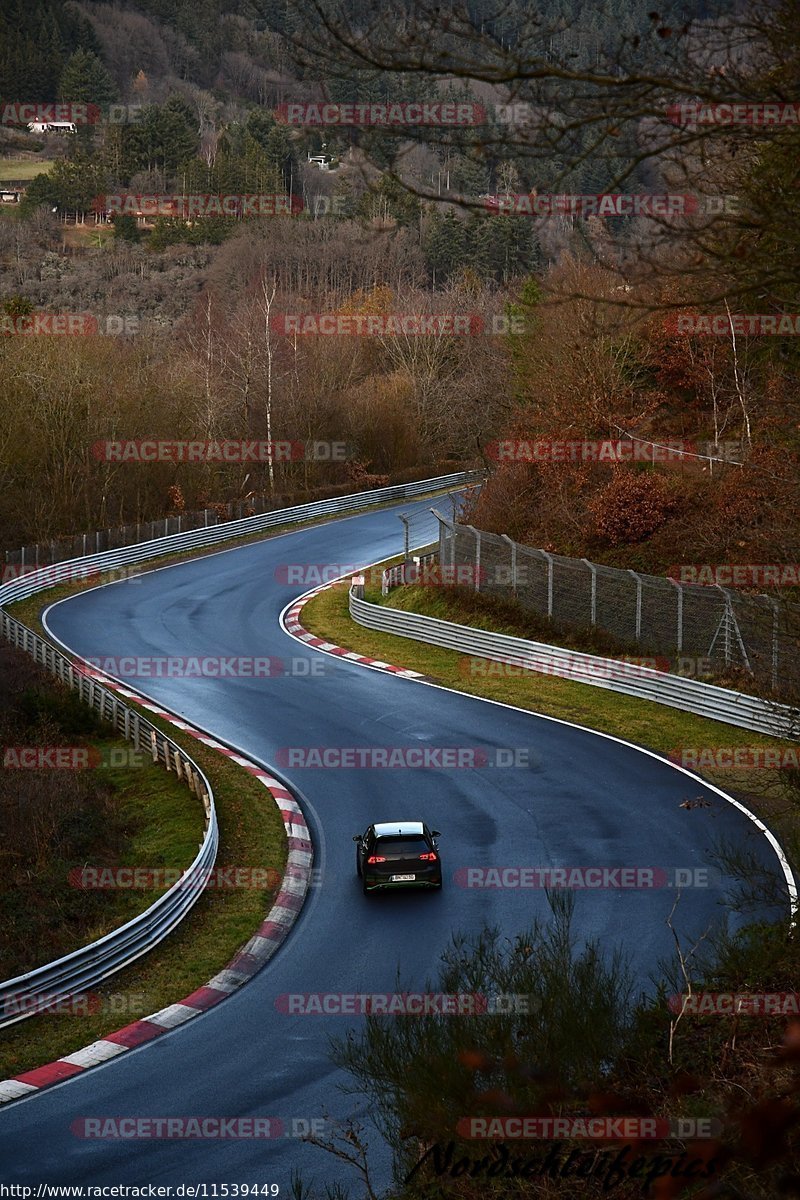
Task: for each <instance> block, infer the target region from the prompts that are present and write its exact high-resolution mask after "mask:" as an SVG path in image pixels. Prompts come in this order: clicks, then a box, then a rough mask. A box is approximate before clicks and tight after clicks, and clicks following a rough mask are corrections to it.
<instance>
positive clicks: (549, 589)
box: [541, 550, 553, 621]
mask: <svg viewBox="0 0 800 1200" xmlns="http://www.w3.org/2000/svg"><path fill="white" fill-rule="evenodd" d="M541 553H542V554H543V555H544V556H545V558H546V559H547V616H548V619H549V620H551V621H552V619H553V556H552V554H550V553H548V551H547V550H542V551H541Z"/></svg>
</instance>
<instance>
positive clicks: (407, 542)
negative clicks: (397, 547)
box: [398, 513, 411, 581]
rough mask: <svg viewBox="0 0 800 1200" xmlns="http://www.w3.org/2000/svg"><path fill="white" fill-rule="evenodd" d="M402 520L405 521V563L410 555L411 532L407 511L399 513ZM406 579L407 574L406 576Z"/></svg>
mask: <svg viewBox="0 0 800 1200" xmlns="http://www.w3.org/2000/svg"><path fill="white" fill-rule="evenodd" d="M398 515H399V517H400V520H401V521H402V522H403V563H404V564H405V563H407V562H408V560H409V557H410V546H411V533H410V530H409V518H408V514H407V513H399V514H398ZM404 581H405V576H404Z"/></svg>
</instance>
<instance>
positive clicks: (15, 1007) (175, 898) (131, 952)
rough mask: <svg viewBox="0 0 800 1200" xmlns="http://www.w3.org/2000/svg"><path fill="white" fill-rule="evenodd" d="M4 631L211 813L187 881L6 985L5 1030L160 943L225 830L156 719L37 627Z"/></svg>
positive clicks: (1, 1019) (8, 624)
mask: <svg viewBox="0 0 800 1200" xmlns="http://www.w3.org/2000/svg"><path fill="white" fill-rule="evenodd" d="M0 629H2V634H3V637H4V638H6V640H7V641H9V642H10V643H11V644H12V646H16V647H17V648H18V649H20V650H24V651H25V653H27V654H30V655H31V657H32V658H33V660H34V662H37V663H39V664H40V665H41V666H42V667H44V669H45V670H46V671H49V673H50V674H51V675H55V676H56V678H57V679H60V680H61V682H62V683H64V684H66V686H67V687H69V688H72V690H73V691H76V692H77V693H78V695H79V696H80V698H81V699H82V700H83V701H84V702H85V703H86V704H89V705H90V706H91V707H92V708H93V709H94V710H95V711H96V712H97V713H99V715H100V716H101V717H102V718H103V719H104V720H106V721H109V722H110V723H111V724H112V725H113V726H114V728H115V729H116V730H118V731H119V732H120V733H121V734H122V735H123V736H124V737H125V738H127V740H128V741H131V742H133V745H134V747H135V748H136V749H137V750H146V751H147V752H148V753H150V754H151V755H152V757H153V761H154V762H161V763H163V765H164V767H165V768H166V770H167V771H172V770H174V771H175V773H176V774H177V776H178V778H179V779H182V780H183V781H184V782H185V783H186V786H187V787H188V788H189V791H191V792H192V793H193V794H194V795H195V796H197V798H198V799H199V800H200V801H201V802H202V805H203V808H204V810H205V830H204V835H203V840H202V842H201V844H200V849H199V851H198V853H197V855H196V857H195V859H194V861H193V862H192V864H191V866H190V867H189V868H188V870H187V872H186V874H185V876H184V878H183V879H182V880H179V881H178V882H177V883H176V884H174V885H173V886H172V887H171V888H170V889H169V891H167V892H165V893H164V895H163V896H160V897H159V898H158V900H156V901H155V903H154V904H151V905H150V907H149V908H147V909H146V910H145V911H144V912H143V913H140V914H139V916H137V917H134V918H133V919H132V920H130V921H128V922H127V923H126V924H125V925H121V926H120V927H119V928H118V929H114V930H113V931H112V932H111V933H107V934H106V935H105V936H104V937H102V938H98V939H97V941H95V942H91V943H90V944H89V945H88V946H83V947H82V948H81V949H79V950H74V951H73V952H72V953H71V954H66V955H64V957H63V958H59V959H56V960H55V961H54V962H50V963H47V964H45V966H42V967H37V968H36V969H35V970H32V971H28V972H26V973H25V974H24V975H17V976H16V977H15V978H14V979H8V980H6V981H5V982H3V983H0V1028H2V1027H4V1026H6V1025H13V1024H14V1023H15V1022H16V1021H22V1020H24V1018H25V1017H30V1016H34V1015H35V1014H36V1013H37V1012H41V1011H42V1010H43V1009H46V1008H47V1007H48V1006H49V1005H53V1004H55V1003H57V1002H58V1001H59V1000H64V999H65V998H66V997H68V996H74V995H76V994H77V993H79V992H80V991H81V990H82V989H84V988H88V987H94V986H96V985H97V984H98V983H100V982H101V981H102V980H103V979H106V978H107V977H108V976H109V975H113V974H114V973H115V972H116V971H119V970H120V969H121V968H122V967H126V966H128V964H129V963H132V962H134V961H135V960H136V959H137V958H139V957H140V956H141V955H142V954H146V953H147V951H148V950H151V949H152V948H153V946H156V945H157V944H158V943H159V942H160V941H161V940H162V939H163V938H165V937H166V936H167V934H169V933H171V931H172V930H173V929H174V928H175V926H176V925H177V924H178V923H179V922H180V921H181V920H183V918H184V917H185V916H186V914H187V913H188V912H189V910H190V908H191V907H192V906H193V905H194V904H195V902H196V901H197V900H198V899H199V897H200V895H201V893H202V891H203V888H204V886H205V881H206V879H207V878H208V872H209V871H210V870H211V868H212V867H213V865H214V862H215V860H216V857H217V847H218V843H219V835H218V832H217V815H216V812H215V809H214V796H213V793H212V790H211V785H210V784H209V782H208V779H207V778H206V776H205V775H204V774H203V772H202V771H201V770H200V768H199V767H198V765H197V763H196V762H194V760H193V759H191V758H190V757H189V755H188V754H185V753H184V751H183V750H182V749H181V748H180V746H178V745H177V744H176V743H175V742H173V741H172V739H171V738H168V737H166V736H165V734H163V733H162V732H161V731H160V730H159V729H156V727H155V725H152V724H151V723H150V721H148V720H146V719H145V718H144V717H142V716H140V715H139V713H137V712H135V711H134V710H133V709H131V708H129V707H128V705H127V704H124V703H123V702H122V700H120V699H119V697H118V696H116V695H115V694H114V692H112V691H110V690H109V689H108V688H107V687H104V686H103V684H102V683H100V682H99V681H98V680H97V679H95V678H93V677H92V675H91V674H89V673H88V672H87V671H85V670H82V669H81V668H80V667H79V666H78V665H76V664H74V663H72V662H71V661H70V660H69V659H68V658H67V657H66V655H64V654H61V653H60V652H59V651H58V650H56V649H54V648H53V646H51V645H50V644H49V642H46V641H44V639H43V638H40V637H39V635H38V634H36V633H34V631H33V630H32V629H28V628H27V626H25V625H22V624H20V622H19V621H15V620H14V619H13V617H10V616H9V615H8V613H5V612H0Z"/></svg>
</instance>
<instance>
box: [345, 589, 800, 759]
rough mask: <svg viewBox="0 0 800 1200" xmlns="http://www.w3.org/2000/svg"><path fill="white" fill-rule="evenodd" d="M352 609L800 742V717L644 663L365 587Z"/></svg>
mask: <svg viewBox="0 0 800 1200" xmlns="http://www.w3.org/2000/svg"><path fill="white" fill-rule="evenodd" d="M349 607H350V616H351V617H352V618H353V620H354V621H357V622H358V624H359V625H363V626H365V627H366V628H367V629H376V630H379V631H380V632H382V633H393V634H396V635H397V636H399V637H407V638H414V639H415V640H417V641H420V642H427V643H428V644H429V645H433V646H443V647H445V648H446V649H448V650H456V651H458V652H459V653H460V654H471V655H474V656H475V657H477V658H488V659H492V660H493V661H496V662H501V663H507V664H510V665H511V666H513V667H516V668H519V669H521V670H527V671H532V672H537V673H540V674H547V675H556V676H558V677H559V678H561V679H572V680H575V681H576V682H578V683H589V684H593V685H594V686H595V687H603V688H608V689H610V690H611V691H613V692H620V693H622V694H623V695H626V696H637V697H638V698H639V699H640V700H652V701H654V703H656V704H665V705H667V706H669V707H670V708H678V709H681V710H682V711H683V712H689V713H694V714H695V715H696V716H699V717H708V718H710V719H711V720H713V721H725V722H726V723H727V724H729V725H737V726H739V727H740V728H742V729H750V730H753V731H754V732H757V733H765V734H770V735H772V736H777V737H784V738H791V739H795V740H796V739H798V738H800V711H798V710H796V709H792V708H789V707H788V706H787V705H782V704H777V703H772V702H770V701H768V700H761V699H759V698H758V697H757V696H748V695H746V694H745V693H744V692H734V691H732V690H729V689H728V688H721V687H717V686H715V685H714V684H708V683H701V682H700V681H699V680H696V679H684V678H682V677H681V676H680V675H671V674H669V673H668V672H666V671H656V670H652V669H651V668H649V667H644V666H640V665H639V664H638V663H627V662H625V661H624V660H617V659H608V658H599V657H597V656H595V655H593V654H582V653H579V652H578V651H575V650H563V649H562V648H561V647H559V646H548V645H545V644H544V643H542V642H531V641H527V640H526V639H524V638H517V637H511V636H510V635H508V634H503V633H492V632H490V631H488V630H485V629H475V628H473V627H471V626H468V625H456V624H455V623H453V622H451V621H441V620H439V619H438V618H437V617H427V616H424V615H422V614H421V613H412V612H403V611H401V610H400V609H397V608H389V607H388V606H385V605H381V604H372V603H370V602H369V601H367V600H365V599H364V587H363V584H362V583H357V582H354V583H352V584H351V587H350V596H349Z"/></svg>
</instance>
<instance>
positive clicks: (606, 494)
mask: <svg viewBox="0 0 800 1200" xmlns="http://www.w3.org/2000/svg"><path fill="white" fill-rule="evenodd" d="M674 508H675V500H674V497H673V495H672V493H671V492H670V490H669V488H668V486H667V484H666V482H665V480H664V479H663V478H662V476H660V475H656V474H654V473H652V472H643V471H630V470H625V469H622V470H615V471H614V474H613V476H612V479H611V482H610V483H608V484H607V485H606V486H605V487H604V488H602V489H601V490H600V491H599V492H597V493H596V494H595V495H594V496H593V497H592V499H591V500H590V502H589V511H590V513H591V514H592V516H593V517H594V524H595V532H596V534H597V536H598V537H600V538H601V539H602V540H603V541H604V542H605V543H606V544H607V545H609V546H619V545H633V544H635V543H636V542H641V541H644V539H645V538H647V537H649V536H650V535H651V534H652V533H655V531H656V530H657V529H658V528H659V527H660V526H661V525H663V524H664V522H665V521H666V520H667V518H668V517H669V515H670V514H671V513H672V511H673V510H674Z"/></svg>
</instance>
